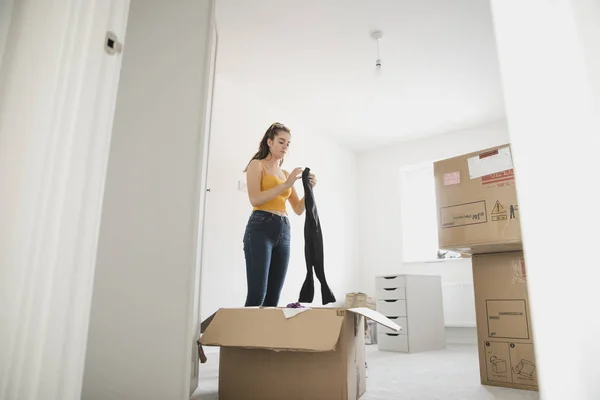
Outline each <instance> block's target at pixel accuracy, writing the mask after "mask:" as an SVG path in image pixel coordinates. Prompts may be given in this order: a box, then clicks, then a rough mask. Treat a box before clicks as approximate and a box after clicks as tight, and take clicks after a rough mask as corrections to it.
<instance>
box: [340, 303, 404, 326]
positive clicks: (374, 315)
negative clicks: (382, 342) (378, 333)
mask: <svg viewBox="0 0 600 400" xmlns="http://www.w3.org/2000/svg"><path fill="white" fill-rule="evenodd" d="M348 311H350V312H353V313H355V314H360V315H362V316H363V317H365V318H368V319H370V320H372V321H375V322H377V323H378V324H379V325H383V326H385V327H387V328H390V329H392V330H394V331H396V332H400V331H401V330H403V328H402V327H401V326H400V325H398V324H396V323H395V322H394V321H392V320H391V319H389V318H387V317H385V316H384V315H383V314H381V313H378V312H377V311H374V310H371V309H370V308H366V307H356V308H350V309H348Z"/></svg>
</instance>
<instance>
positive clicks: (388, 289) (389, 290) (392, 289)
mask: <svg viewBox="0 0 600 400" xmlns="http://www.w3.org/2000/svg"><path fill="white" fill-rule="evenodd" d="M383 290H387V291H388V292H391V291H394V290H398V288H384V289H383Z"/></svg>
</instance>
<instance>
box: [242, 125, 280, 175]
mask: <svg viewBox="0 0 600 400" xmlns="http://www.w3.org/2000/svg"><path fill="white" fill-rule="evenodd" d="M280 131H284V132H287V133H291V132H290V129H289V128H288V127H287V126H285V125H283V124H280V123H279V122H275V123H274V124H272V125H271V126H270V127H269V129H267V131H266V132H265V135H264V136H263V138H262V140H261V141H260V144H259V145H258V151H257V152H256V154H255V155H254V156H253V157H252V158H251V159H250V161H248V165H246V168H244V172H246V171H247V170H248V166H249V165H250V163H251V162H252V160H264V159H265V158H267V157H268V156H269V154H270V153H271V151H270V150H269V143H268V140H269V139H271V140H275V136H277V134H278V133H279V132H280ZM281 163H282V164H283V159H282V160H281Z"/></svg>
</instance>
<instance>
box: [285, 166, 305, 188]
mask: <svg viewBox="0 0 600 400" xmlns="http://www.w3.org/2000/svg"><path fill="white" fill-rule="evenodd" d="M302 171H304V168H302V167H297V168H294V170H293V171H292V172H290V174H289V175H288V178H287V180H286V181H285V186H286V187H288V188H291V187H292V186H294V183H296V181H297V180H298V179H300V178H302Z"/></svg>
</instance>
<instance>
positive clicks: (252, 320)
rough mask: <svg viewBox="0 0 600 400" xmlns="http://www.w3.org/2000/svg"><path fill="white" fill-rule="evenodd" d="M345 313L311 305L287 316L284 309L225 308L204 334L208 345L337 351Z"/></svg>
mask: <svg viewBox="0 0 600 400" xmlns="http://www.w3.org/2000/svg"><path fill="white" fill-rule="evenodd" d="M343 322H344V314H343V312H340V310H336V309H310V310H308V311H306V312H302V313H300V314H297V315H295V316H294V317H293V318H287V317H286V315H285V314H284V313H283V312H282V310H281V309H277V308H267V309H256V308H222V309H220V310H219V311H217V313H216V314H215V316H214V317H213V319H212V321H211V323H210V325H208V327H207V328H206V331H205V332H204V334H203V335H202V337H201V338H200V343H201V344H202V345H204V346H221V347H244V348H259V349H271V350H291V351H333V350H335V348H336V344H337V342H338V338H339V336H340V332H341V328H342V323H343Z"/></svg>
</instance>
